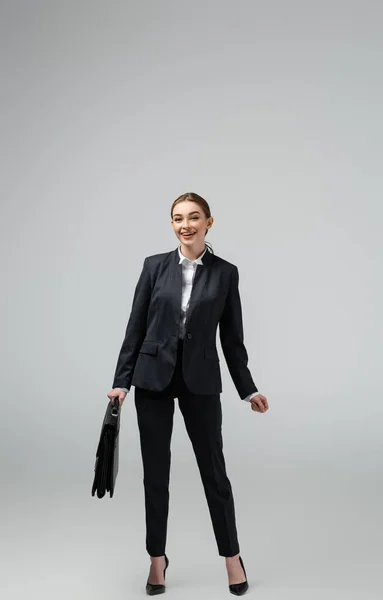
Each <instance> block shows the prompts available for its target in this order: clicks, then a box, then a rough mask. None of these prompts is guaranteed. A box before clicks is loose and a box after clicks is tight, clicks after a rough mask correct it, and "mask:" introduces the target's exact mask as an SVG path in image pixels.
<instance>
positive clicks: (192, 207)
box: [172, 200, 213, 248]
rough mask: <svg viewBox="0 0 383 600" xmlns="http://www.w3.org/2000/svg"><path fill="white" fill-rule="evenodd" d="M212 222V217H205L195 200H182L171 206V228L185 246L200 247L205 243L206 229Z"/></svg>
mask: <svg viewBox="0 0 383 600" xmlns="http://www.w3.org/2000/svg"><path fill="white" fill-rule="evenodd" d="M212 224H213V217H209V218H208V219H207V218H206V217H205V213H204V212H203V210H202V208H201V207H200V206H199V205H198V204H196V203H195V202H190V201H189V200H183V201H182V202H178V204H176V205H175V207H174V208H173V219H172V225H173V229H174V232H175V234H176V236H177V237H178V239H179V240H180V242H181V243H182V244H184V245H185V246H189V247H191V248H202V247H203V246H204V245H205V232H206V229H209V228H210V227H211V226H212Z"/></svg>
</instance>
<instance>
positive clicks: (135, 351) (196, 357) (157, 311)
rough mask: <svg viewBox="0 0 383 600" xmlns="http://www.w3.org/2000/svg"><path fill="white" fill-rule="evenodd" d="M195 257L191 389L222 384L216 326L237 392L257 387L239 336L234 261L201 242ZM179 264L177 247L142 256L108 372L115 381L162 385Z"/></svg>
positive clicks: (188, 367)
mask: <svg viewBox="0 0 383 600" xmlns="http://www.w3.org/2000/svg"><path fill="white" fill-rule="evenodd" d="M202 262H203V265H197V268H196V273H195V275H194V282H193V288H192V293H191V297H190V303H189V308H188V313H187V319H186V323H185V337H184V350H183V363H182V370H183V377H184V380H185V383H186V386H187V387H188V389H189V390H190V391H191V392H192V393H194V394H218V393H220V392H222V380H221V371H220V362H219V356H218V352H217V347H216V331H217V326H218V324H219V334H220V340H221V345H222V350H223V354H224V356H225V359H226V362H227V366H228V368H229V372H230V375H231V377H232V380H233V382H234V385H235V387H236V389H237V391H238V394H239V396H240V397H241V399H244V398H246V396H248V395H249V394H252V393H253V392H257V391H258V390H257V387H256V385H255V384H254V381H253V379H252V376H251V373H250V371H249V369H248V366H247V363H248V356H247V351H246V348H245V346H244V343H243V339H244V337H243V325H242V309H241V300H240V295H239V290H238V281H239V275H238V269H237V267H236V266H235V265H233V264H231V263H229V262H228V261H226V260H224V259H223V258H220V257H219V256H216V255H215V254H212V253H211V252H210V251H209V250H207V251H206V252H205V254H204V256H203V257H202ZM181 293H182V264H179V253H178V247H177V248H176V249H175V250H173V251H171V252H165V253H162V254H154V255H152V256H148V257H146V258H145V260H144V264H143V269H142V272H141V275H140V278H139V281H138V283H137V286H136V289H135V292H134V297H133V305H132V309H131V313H130V317H129V321H128V324H127V327H126V332H125V339H124V341H123V343H122V347H121V350H120V354H119V357H118V361H117V366H116V371H115V375H114V380H113V388H116V387H125V388H127V389H128V390H129V389H130V386H131V385H134V386H138V387H142V388H146V389H149V390H153V391H161V390H163V389H164V388H165V387H166V386H167V385H168V384H169V383H170V381H171V378H172V375H173V372H174V367H175V364H176V358H177V343H178V334H179V327H180V320H181Z"/></svg>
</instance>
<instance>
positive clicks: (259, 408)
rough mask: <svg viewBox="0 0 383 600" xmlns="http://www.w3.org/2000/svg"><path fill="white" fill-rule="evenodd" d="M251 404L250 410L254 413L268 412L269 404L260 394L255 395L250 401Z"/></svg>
mask: <svg viewBox="0 0 383 600" xmlns="http://www.w3.org/2000/svg"><path fill="white" fill-rule="evenodd" d="M250 402H251V410H255V411H256V412H260V413H264V412H266V411H267V410H269V404H268V402H267V398H266V396H263V395H262V394H257V395H256V396H253V398H251V400H250Z"/></svg>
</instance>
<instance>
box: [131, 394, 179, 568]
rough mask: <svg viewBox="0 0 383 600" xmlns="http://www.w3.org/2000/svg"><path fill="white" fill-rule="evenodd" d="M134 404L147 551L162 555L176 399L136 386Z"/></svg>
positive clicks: (163, 550) (164, 543)
mask: <svg viewBox="0 0 383 600" xmlns="http://www.w3.org/2000/svg"><path fill="white" fill-rule="evenodd" d="M135 405H136V410H137V421H138V427H139V433H140V445H141V456H142V463H143V475H144V479H143V481H144V494H145V520H146V550H147V552H148V554H149V555H150V556H163V555H164V554H165V546H166V535H167V522H168V513H169V477H170V463H171V450H170V443H171V436H172V431H173V415H174V398H173V397H171V396H170V395H169V394H167V393H163V392H152V391H149V390H145V389H143V388H138V387H136V388H135Z"/></svg>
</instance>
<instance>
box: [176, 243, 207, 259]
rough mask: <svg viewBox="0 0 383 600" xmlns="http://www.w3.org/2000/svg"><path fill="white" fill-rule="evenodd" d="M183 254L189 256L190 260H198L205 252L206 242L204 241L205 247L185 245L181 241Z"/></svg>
mask: <svg viewBox="0 0 383 600" xmlns="http://www.w3.org/2000/svg"><path fill="white" fill-rule="evenodd" d="M180 250H181V254H182V255H183V256H185V258H188V259H189V260H197V258H199V257H200V256H201V255H202V254H203V253H204V252H205V242H204V243H203V247H202V248H201V247H199V248H191V247H190V246H184V245H183V243H182V242H181V248H180Z"/></svg>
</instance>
